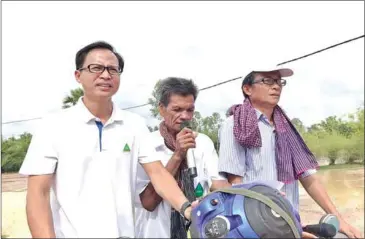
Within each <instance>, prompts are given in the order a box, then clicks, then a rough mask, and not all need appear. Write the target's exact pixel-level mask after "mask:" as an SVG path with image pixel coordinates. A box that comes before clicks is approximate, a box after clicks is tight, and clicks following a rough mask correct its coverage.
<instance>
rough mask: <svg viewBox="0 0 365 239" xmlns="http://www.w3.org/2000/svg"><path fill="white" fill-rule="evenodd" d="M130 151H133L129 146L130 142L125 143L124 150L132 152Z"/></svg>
mask: <svg viewBox="0 0 365 239" xmlns="http://www.w3.org/2000/svg"><path fill="white" fill-rule="evenodd" d="M130 151H131V149H130V148H129V146H128V144H125V145H124V149H123V152H130Z"/></svg>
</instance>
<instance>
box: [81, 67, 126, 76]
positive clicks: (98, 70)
mask: <svg viewBox="0 0 365 239" xmlns="http://www.w3.org/2000/svg"><path fill="white" fill-rule="evenodd" d="M86 69H88V70H89V71H90V72H91V73H97V74H102V73H103V72H104V71H105V69H106V70H107V71H108V72H109V74H110V75H113V76H114V75H120V74H121V73H122V69H120V67H116V66H103V65H100V64H90V65H88V66H87V67H84V68H80V69H78V70H79V71H82V70H86Z"/></svg>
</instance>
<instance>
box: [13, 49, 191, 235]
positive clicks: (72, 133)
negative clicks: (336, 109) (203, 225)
mask: <svg viewBox="0 0 365 239" xmlns="http://www.w3.org/2000/svg"><path fill="white" fill-rule="evenodd" d="M123 68H124V60H123V58H122V57H121V56H120V55H119V54H118V53H117V52H116V51H115V50H114V48H113V47H112V46H111V45H110V44H108V43H106V42H95V43H92V44H90V45H87V46H85V47H84V48H82V49H81V50H79V51H78V52H77V54H76V70H75V78H76V80H77V82H78V83H80V84H81V85H82V88H83V91H84V96H83V97H81V98H80V99H79V101H78V103H77V104H76V105H75V106H73V107H71V108H69V109H66V110H63V111H61V112H58V113H55V114H52V115H49V116H47V117H45V118H43V119H42V122H41V123H40V128H39V129H38V130H37V131H36V133H35V134H34V135H33V138H32V141H31V144H30V146H29V149H28V152H27V155H26V157H25V159H24V162H23V164H22V167H21V169H20V172H19V173H20V174H24V175H29V177H28V191H27V202H26V212H27V219H28V225H29V228H30V232H31V234H32V237H34V238H55V237H57V238H59V237H61V238H64V237H66V238H67V237H68V238H91V237H93V238H120V237H129V238H133V237H135V232H134V230H135V225H134V206H133V204H132V201H134V198H135V196H136V195H135V191H136V189H135V188H136V186H135V185H136V171H137V165H138V163H140V164H141V165H142V166H143V169H144V170H145V172H146V173H147V174H148V176H149V178H150V179H151V182H152V184H153V187H154V188H155V190H156V192H157V193H158V194H159V195H160V196H161V197H162V198H164V199H165V200H167V201H168V202H169V203H170V204H171V206H172V207H174V208H175V209H176V210H177V211H178V212H180V214H181V215H182V217H184V218H185V219H186V220H188V219H189V218H190V212H191V204H190V202H189V201H188V200H187V199H186V197H185V196H184V194H183V193H182V191H181V190H180V189H179V187H178V185H177V183H176V181H175V180H174V178H173V177H172V176H171V174H170V173H169V172H168V171H167V170H166V169H165V168H164V167H163V165H162V164H161V161H160V159H159V158H158V156H157V155H156V152H155V149H154V148H153V142H151V140H150V136H149V135H150V133H149V130H148V128H147V126H146V124H145V122H144V120H143V118H142V117H140V116H138V115H136V114H133V113H130V112H126V111H122V110H120V109H119V108H118V106H117V105H116V104H115V103H114V102H113V101H112V96H113V95H115V93H116V92H117V91H118V88H119V84H120V75H121V73H122V72H123Z"/></svg>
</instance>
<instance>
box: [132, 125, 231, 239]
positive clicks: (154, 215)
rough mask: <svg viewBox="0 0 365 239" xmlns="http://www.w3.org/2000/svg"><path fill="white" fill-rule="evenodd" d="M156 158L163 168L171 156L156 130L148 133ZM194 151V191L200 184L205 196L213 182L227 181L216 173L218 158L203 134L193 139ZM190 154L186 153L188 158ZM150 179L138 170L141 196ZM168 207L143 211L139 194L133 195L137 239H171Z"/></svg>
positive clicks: (140, 169)
mask: <svg viewBox="0 0 365 239" xmlns="http://www.w3.org/2000/svg"><path fill="white" fill-rule="evenodd" d="M151 135H152V140H153V141H154V147H155V149H156V151H157V154H158V158H160V159H161V162H162V164H163V165H164V166H166V165H167V163H168V161H169V160H170V158H171V157H172V155H173V152H172V151H171V150H170V149H169V148H167V147H166V145H165V143H164V139H163V137H162V136H161V134H160V132H159V131H155V132H152V133H151ZM195 140H196V148H195V149H194V158H195V164H196V168H197V172H198V176H197V177H196V178H195V179H194V188H195V189H197V187H198V185H199V184H200V185H201V186H202V187H203V190H204V195H205V194H207V193H208V192H209V188H210V187H211V185H212V180H226V178H224V177H222V176H221V175H220V174H219V173H218V155H217V152H216V150H215V148H214V144H213V142H212V140H211V139H210V138H209V137H208V136H206V135H205V134H202V133H199V134H198V136H197V137H196V139H195ZM189 156H190V155H189V154H188V157H189ZM149 182H150V179H149V178H148V176H147V175H146V173H145V171H144V170H143V168H142V167H140V166H138V168H137V186H136V187H137V192H139V193H141V192H143V190H144V189H145V188H146V186H147V185H148V183H149ZM170 218H171V205H170V204H169V203H168V202H166V201H162V202H161V203H160V204H159V205H158V206H157V207H156V208H155V210H154V211H153V212H149V211H147V210H146V209H144V208H143V205H142V204H141V202H140V199H139V195H138V194H136V237H138V238H170V224H171V223H170Z"/></svg>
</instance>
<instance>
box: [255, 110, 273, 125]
mask: <svg viewBox="0 0 365 239" xmlns="http://www.w3.org/2000/svg"><path fill="white" fill-rule="evenodd" d="M255 111H256V116H257V121H262V122H264V123H266V124H269V125H271V124H270V121H269V119H268V118H267V117H266V116H265V115H264V114H263V113H261V111H259V110H258V109H255Z"/></svg>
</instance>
